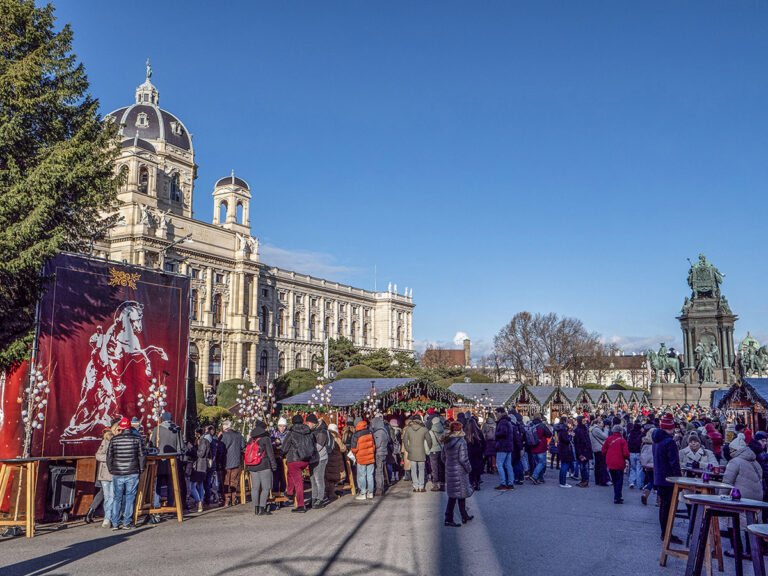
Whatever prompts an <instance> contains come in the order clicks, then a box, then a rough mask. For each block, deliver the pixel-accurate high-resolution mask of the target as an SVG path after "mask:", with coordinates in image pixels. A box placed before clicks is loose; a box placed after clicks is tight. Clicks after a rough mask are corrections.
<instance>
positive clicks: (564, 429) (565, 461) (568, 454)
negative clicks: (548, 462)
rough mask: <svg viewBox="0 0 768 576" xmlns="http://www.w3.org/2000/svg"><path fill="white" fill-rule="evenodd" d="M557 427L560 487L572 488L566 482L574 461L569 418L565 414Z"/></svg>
mask: <svg viewBox="0 0 768 576" xmlns="http://www.w3.org/2000/svg"><path fill="white" fill-rule="evenodd" d="M555 429H556V432H557V455H558V456H559V457H560V487H561V488H571V487H572V486H571V485H570V484H568V483H567V482H566V478H567V474H568V469H569V468H570V467H571V464H573V461H574V458H573V445H572V444H571V431H570V430H569V429H568V418H567V417H565V416H563V417H562V418H560V423H559V424H558V425H557V426H555Z"/></svg>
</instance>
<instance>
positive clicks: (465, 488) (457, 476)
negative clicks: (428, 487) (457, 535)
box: [440, 422, 473, 528]
mask: <svg viewBox="0 0 768 576" xmlns="http://www.w3.org/2000/svg"><path fill="white" fill-rule="evenodd" d="M462 428H463V427H462V425H461V422H451V424H450V433H448V434H447V435H445V436H444V437H443V449H442V452H441V454H440V457H441V459H442V461H443V462H444V463H445V492H446V495H447V496H448V505H447V506H446V508H445V526H452V527H455V528H458V527H459V526H461V524H458V523H457V522H454V521H453V510H454V508H455V507H456V503H457V502H458V504H459V512H460V513H461V523H462V524H466V523H467V522H469V521H470V520H472V518H473V516H470V515H469V514H468V513H467V507H466V500H467V498H469V497H470V496H472V487H471V486H470V484H469V474H470V471H471V469H472V465H471V464H470V463H469V449H468V448H467V442H466V440H465V439H464V432H463V431H462Z"/></svg>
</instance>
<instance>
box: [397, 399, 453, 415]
mask: <svg viewBox="0 0 768 576" xmlns="http://www.w3.org/2000/svg"><path fill="white" fill-rule="evenodd" d="M450 407H451V406H450V404H446V403H445V402H437V401H435V400H428V401H426V402H424V401H423V400H406V401H405V402H398V403H397V404H393V405H392V406H390V407H389V409H390V410H403V411H408V410H410V411H411V412H424V411H425V410H429V409H430V408H434V409H435V410H437V411H440V410H444V409H445V408H450Z"/></svg>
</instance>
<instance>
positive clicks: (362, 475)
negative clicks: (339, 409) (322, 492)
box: [350, 419, 376, 500]
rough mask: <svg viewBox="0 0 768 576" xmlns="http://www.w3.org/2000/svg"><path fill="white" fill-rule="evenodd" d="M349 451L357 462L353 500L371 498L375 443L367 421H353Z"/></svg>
mask: <svg viewBox="0 0 768 576" xmlns="http://www.w3.org/2000/svg"><path fill="white" fill-rule="evenodd" d="M350 452H352V454H354V456H355V462H357V489H358V491H359V493H358V495H357V496H355V500H365V499H368V500H372V499H373V468H374V464H375V462H376V443H375V442H374V440H373V434H371V431H370V430H369V429H368V422H366V421H365V420H362V419H360V421H359V422H356V423H355V433H354V434H353V435H352V447H351V448H350Z"/></svg>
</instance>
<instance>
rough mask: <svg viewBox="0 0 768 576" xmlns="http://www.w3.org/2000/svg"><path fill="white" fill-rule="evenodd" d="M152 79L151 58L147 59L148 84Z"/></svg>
mask: <svg viewBox="0 0 768 576" xmlns="http://www.w3.org/2000/svg"><path fill="white" fill-rule="evenodd" d="M151 78H152V66H150V64H149V58H147V82H149V81H150V79H151Z"/></svg>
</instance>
